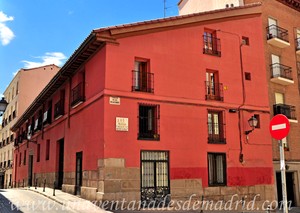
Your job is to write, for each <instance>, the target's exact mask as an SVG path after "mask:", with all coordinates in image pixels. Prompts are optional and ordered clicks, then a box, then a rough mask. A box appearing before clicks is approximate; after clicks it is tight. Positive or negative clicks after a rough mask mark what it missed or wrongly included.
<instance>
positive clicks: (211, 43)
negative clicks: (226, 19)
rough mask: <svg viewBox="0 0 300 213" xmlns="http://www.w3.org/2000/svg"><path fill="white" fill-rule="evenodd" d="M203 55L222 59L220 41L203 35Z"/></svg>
mask: <svg viewBox="0 0 300 213" xmlns="http://www.w3.org/2000/svg"><path fill="white" fill-rule="evenodd" d="M203 53H204V54H208V55H214V56H219V57H221V42H220V39H219V38H215V37H211V36H207V35H203Z"/></svg>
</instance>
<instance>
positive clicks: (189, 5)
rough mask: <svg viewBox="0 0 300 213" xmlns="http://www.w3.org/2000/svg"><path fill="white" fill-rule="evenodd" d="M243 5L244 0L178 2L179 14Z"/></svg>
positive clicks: (187, 0) (182, 0) (192, 0)
mask: <svg viewBox="0 0 300 213" xmlns="http://www.w3.org/2000/svg"><path fill="white" fill-rule="evenodd" d="M243 5H244V1H243V0H201V1H198V0H181V1H179V3H178V8H179V15H186V14H191V13H200V12H205V11H210V10H218V9H224V8H229V7H237V6H243Z"/></svg>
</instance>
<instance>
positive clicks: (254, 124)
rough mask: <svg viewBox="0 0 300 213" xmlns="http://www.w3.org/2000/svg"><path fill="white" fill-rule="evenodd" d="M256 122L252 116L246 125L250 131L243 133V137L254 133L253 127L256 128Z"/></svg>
mask: <svg viewBox="0 0 300 213" xmlns="http://www.w3.org/2000/svg"><path fill="white" fill-rule="evenodd" d="M257 123H258V120H257V119H256V118H255V117H254V116H252V117H251V118H250V119H249V120H248V124H249V126H250V127H251V128H252V129H251V130H247V131H245V135H249V134H250V133H251V132H253V131H254V129H255V127H256V126H257Z"/></svg>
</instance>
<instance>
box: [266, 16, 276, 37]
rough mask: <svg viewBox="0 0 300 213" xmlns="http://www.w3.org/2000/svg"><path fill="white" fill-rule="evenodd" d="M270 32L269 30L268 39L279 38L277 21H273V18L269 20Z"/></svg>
mask: <svg viewBox="0 0 300 213" xmlns="http://www.w3.org/2000/svg"><path fill="white" fill-rule="evenodd" d="M268 26H269V27H268V30H269V32H268V33H269V34H268V38H269V39H270V38H273V37H277V34H278V32H277V20H276V19H273V18H268Z"/></svg>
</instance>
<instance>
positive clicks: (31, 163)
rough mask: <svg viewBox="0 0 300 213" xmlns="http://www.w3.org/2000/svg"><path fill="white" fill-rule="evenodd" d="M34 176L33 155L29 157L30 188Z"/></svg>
mask: <svg viewBox="0 0 300 213" xmlns="http://www.w3.org/2000/svg"><path fill="white" fill-rule="evenodd" d="M32 174H33V155H29V159H28V186H32V177H33V176H32Z"/></svg>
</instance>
